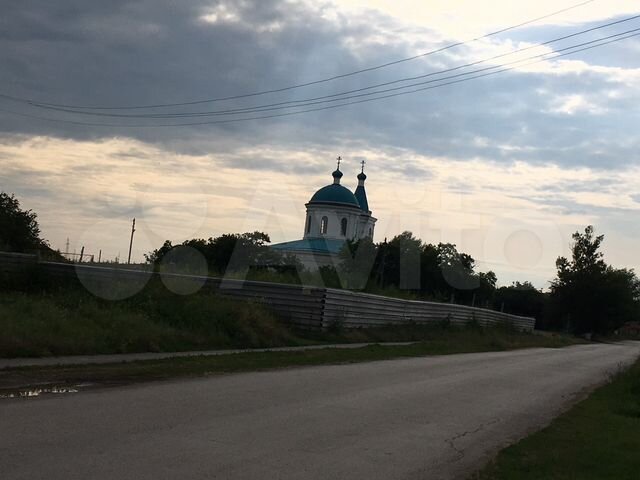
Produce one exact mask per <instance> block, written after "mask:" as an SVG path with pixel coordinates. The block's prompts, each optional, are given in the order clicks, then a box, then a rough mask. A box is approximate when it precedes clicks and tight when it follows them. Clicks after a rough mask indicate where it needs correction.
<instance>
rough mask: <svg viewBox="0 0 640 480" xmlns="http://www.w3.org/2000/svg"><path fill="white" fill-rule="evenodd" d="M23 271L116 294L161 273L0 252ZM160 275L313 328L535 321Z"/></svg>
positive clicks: (0, 262)
mask: <svg viewBox="0 0 640 480" xmlns="http://www.w3.org/2000/svg"><path fill="white" fill-rule="evenodd" d="M24 272H40V273H42V274H45V275H47V276H49V277H53V278H60V279H71V278H77V279H78V280H79V281H80V282H81V283H82V284H83V285H84V286H85V287H86V288H87V289H88V290H89V291H91V292H92V293H94V294H95V295H97V296H100V297H103V298H109V299H114V300H116V299H118V298H125V297H126V296H130V295H133V294H135V293H136V292H138V291H139V290H141V289H142V288H143V287H144V285H146V283H147V282H148V281H149V279H150V278H151V277H152V276H158V275H159V274H158V273H154V272H152V271H151V270H150V269H140V268H137V269H134V268H127V265H118V266H112V267H103V266H93V265H86V264H68V263H55V262H42V261H39V260H38V258H37V256H35V255H24V254H14V253H4V252H0V275H3V276H8V277H9V279H11V278H13V277H14V276H15V277H18V276H19V275H20V274H22V273H24ZM161 277H162V280H163V282H164V283H165V284H167V285H171V284H178V283H180V282H183V283H186V284H192V285H193V286H194V290H193V291H195V290H199V289H203V290H206V291H210V292H215V293H218V294H221V295H225V296H229V297H232V298H238V299H243V300H247V301H254V302H257V303H260V304H263V305H265V306H266V307H268V308H269V309H271V310H272V311H273V312H274V313H275V314H276V315H277V316H278V317H279V318H280V319H281V320H282V321H285V322H287V323H290V324H293V325H295V326H297V327H301V328H309V329H316V330H319V329H326V328H328V327H330V326H332V325H340V326H343V327H345V328H361V327H375V326H384V325H400V324H407V323H417V324H428V323H437V322H450V323H451V324H453V325H464V324H467V323H469V322H477V323H478V324H480V325H484V326H487V325H499V324H503V325H504V324H509V325H511V326H513V327H515V328H517V329H519V330H524V331H532V330H533V329H534V326H535V319H534V318H531V317H520V316H517V315H510V314H506V313H502V312H496V311H493V310H487V309H483V308H474V307H468V306H465V305H455V304H449V303H437V302H422V301H414V300H403V299H398V298H390V297H383V296H380V295H370V294H366V293H357V292H351V291H348V290H338V289H333V288H320V287H311V286H304V285H289V284H280V283H270V282H255V281H244V280H233V279H226V278H216V277H203V276H194V275H178V274H167V273H163V274H162V275H161ZM187 286H188V285H187ZM187 291H188V289H187Z"/></svg>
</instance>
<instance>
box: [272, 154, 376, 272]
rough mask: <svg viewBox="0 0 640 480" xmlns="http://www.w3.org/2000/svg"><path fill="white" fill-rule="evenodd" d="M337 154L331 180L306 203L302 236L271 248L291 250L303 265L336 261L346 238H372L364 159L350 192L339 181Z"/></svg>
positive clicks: (315, 266)
mask: <svg viewBox="0 0 640 480" xmlns="http://www.w3.org/2000/svg"><path fill="white" fill-rule="evenodd" d="M340 161H341V158H340V157H338V167H337V168H336V170H335V171H334V172H333V173H332V174H331V175H332V176H333V183H332V184H330V185H327V186H325V187H322V188H321V189H320V190H318V191H317V192H316V193H314V194H313V196H312V197H311V199H310V200H309V202H307V203H306V205H305V207H306V209H307V214H306V216H305V225H304V235H303V237H302V240H294V241H292V242H284V243H277V244H274V245H272V248H273V249H275V250H279V251H281V252H282V253H291V254H294V255H295V256H296V257H298V259H299V260H300V261H301V262H302V263H303V264H304V266H305V267H307V268H309V269H311V270H315V269H317V268H318V267H321V266H323V265H336V266H337V265H338V263H339V260H338V254H339V252H340V250H341V249H342V247H343V246H344V244H345V242H346V241H347V240H354V241H357V240H360V239H362V238H371V239H373V233H374V229H375V223H376V219H375V218H374V217H373V216H372V214H371V210H369V203H368V202H367V193H366V192H365V189H364V181H365V180H366V179H367V176H366V175H365V173H364V161H362V169H361V171H360V173H359V174H358V176H357V179H358V186H357V187H356V189H355V190H354V191H353V192H352V191H351V190H349V189H348V188H346V187H344V186H343V185H341V184H340V180H341V179H342V175H343V174H342V172H341V171H340Z"/></svg>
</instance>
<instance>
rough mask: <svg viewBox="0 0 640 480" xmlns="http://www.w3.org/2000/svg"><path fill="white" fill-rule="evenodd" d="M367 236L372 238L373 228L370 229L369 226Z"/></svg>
mask: <svg viewBox="0 0 640 480" xmlns="http://www.w3.org/2000/svg"><path fill="white" fill-rule="evenodd" d="M369 237H371V238H373V230H371V227H369Z"/></svg>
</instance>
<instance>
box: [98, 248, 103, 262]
mask: <svg viewBox="0 0 640 480" xmlns="http://www.w3.org/2000/svg"><path fill="white" fill-rule="evenodd" d="M101 260H102V250H100V251H99V252H98V263H100V261H101Z"/></svg>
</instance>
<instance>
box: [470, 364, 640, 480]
mask: <svg viewBox="0 0 640 480" xmlns="http://www.w3.org/2000/svg"><path fill="white" fill-rule="evenodd" d="M638 452H640V361H638V362H636V364H635V365H633V366H632V367H631V368H630V369H628V370H627V371H625V372H622V373H620V374H618V375H616V376H615V377H614V378H613V381H612V382H611V383H610V384H608V385H606V386H604V387H601V388H600V389H598V390H596V391H595V392H594V393H593V394H592V395H591V396H590V397H588V398H587V399H586V400H584V401H582V402H580V403H579V404H577V405H576V406H575V407H573V408H572V409H571V410H569V411H568V412H566V413H565V414H563V415H561V416H560V417H558V418H557V419H555V420H554V421H553V422H552V423H551V425H549V426H548V427H547V428H545V429H543V430H541V431H539V432H537V433H535V434H533V435H531V436H529V437H527V438H525V439H524V440H522V441H520V442H519V443H517V444H515V445H512V446H510V447H508V448H506V449H505V450H503V451H502V452H501V453H500V454H499V455H498V457H497V458H496V459H495V461H494V462H492V463H491V464H489V465H488V466H487V467H485V468H484V469H483V470H482V471H481V472H479V473H478V474H476V475H474V476H473V477H472V478H473V479H475V480H507V479H509V480H511V479H518V480H520V479H524V480H526V479H531V480H534V479H535V480H539V479H546V480H574V479H580V480H607V479H611V480H625V479H630V480H631V479H633V480H635V479H637V478H638V475H639V473H638V472H640V454H639V453H638Z"/></svg>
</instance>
